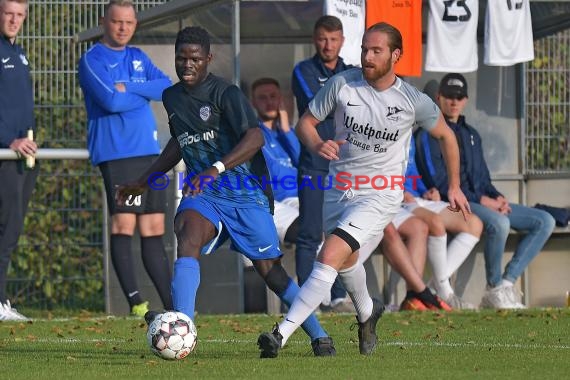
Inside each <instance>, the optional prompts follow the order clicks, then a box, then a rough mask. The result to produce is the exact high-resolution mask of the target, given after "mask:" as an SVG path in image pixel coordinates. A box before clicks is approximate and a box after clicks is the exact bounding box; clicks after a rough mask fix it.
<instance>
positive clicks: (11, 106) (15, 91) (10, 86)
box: [0, 36, 35, 148]
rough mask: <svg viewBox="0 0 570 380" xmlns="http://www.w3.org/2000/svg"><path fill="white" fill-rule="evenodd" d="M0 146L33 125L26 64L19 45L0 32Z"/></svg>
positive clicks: (5, 146)
mask: <svg viewBox="0 0 570 380" xmlns="http://www.w3.org/2000/svg"><path fill="white" fill-rule="evenodd" d="M0 59H1V62H0V148H8V147H9V146H10V144H11V143H12V141H14V140H15V139H19V138H22V137H26V132H27V130H28V128H33V129H35V122H34V90H33V87H32V78H31V76H30V65H29V62H28V59H27V58H26V55H25V54H24V51H23V50H22V48H21V47H20V46H19V45H17V44H12V43H11V42H10V40H9V39H8V38H6V37H4V36H0Z"/></svg>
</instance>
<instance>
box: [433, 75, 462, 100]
mask: <svg viewBox="0 0 570 380" xmlns="http://www.w3.org/2000/svg"><path fill="white" fill-rule="evenodd" d="M439 93H440V94H441V95H443V96H445V97H446V98H464V97H467V81H466V80H465V77H464V76H463V75H461V74H458V73H449V74H446V75H445V76H444V77H443V78H442V79H441V82H439Z"/></svg>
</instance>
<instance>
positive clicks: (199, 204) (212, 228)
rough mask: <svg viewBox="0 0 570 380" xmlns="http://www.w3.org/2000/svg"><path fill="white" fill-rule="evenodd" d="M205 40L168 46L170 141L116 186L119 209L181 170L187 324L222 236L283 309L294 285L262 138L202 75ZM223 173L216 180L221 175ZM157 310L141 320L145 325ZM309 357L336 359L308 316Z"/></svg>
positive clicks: (196, 32)
mask: <svg viewBox="0 0 570 380" xmlns="http://www.w3.org/2000/svg"><path fill="white" fill-rule="evenodd" d="M211 60H212V54H211V52H210V37H209V35H208V32H207V31H206V30H204V29H203V28H201V27H187V28H185V29H183V30H181V31H180V32H179V33H178V35H177V37H176V43H175V68H176V74H177V76H178V78H179V79H180V81H179V82H178V83H176V84H174V85H173V86H171V87H169V88H167V89H166V90H165V91H164V93H163V96H162V99H163V103H164V107H165V109H166V112H167V114H168V119H169V125H170V133H171V135H172V137H171V139H170V140H169V142H168V144H167V145H166V147H165V149H164V150H163V152H162V154H161V155H160V157H159V158H158V159H157V160H156V161H155V162H154V163H153V164H152V165H151V166H150V167H149V168H148V169H147V170H146V171H145V172H144V173H143V174H142V176H141V177H140V178H139V179H138V180H137V181H135V182H132V183H128V184H125V185H121V186H119V188H118V189H117V192H116V201H117V203H118V204H123V203H124V202H125V201H126V200H127V199H128V197H129V195H130V196H135V195H137V194H140V193H142V192H143V191H144V190H145V189H146V188H147V187H148V185H149V184H148V182H149V178H152V177H153V176H154V175H156V173H166V172H168V171H169V170H170V169H172V167H173V166H174V165H176V163H178V162H179V161H180V159H181V158H182V159H184V162H185V164H186V168H187V179H186V181H185V182H186V186H185V188H184V190H183V195H184V197H183V199H182V201H181V203H180V205H179V207H178V210H177V214H176V218H175V220H174V230H175V233H176V237H177V241H178V252H177V254H178V258H177V260H176V262H175V264H174V277H173V280H172V297H173V303H174V309H175V310H177V311H180V312H183V313H185V314H186V315H188V316H189V317H190V318H192V319H194V309H195V299H196V292H197V290H198V286H199V284H200V264H199V261H198V259H199V257H200V255H201V254H209V253H212V252H213V251H214V250H215V249H216V248H218V247H219V246H220V245H221V244H223V243H224V242H225V241H226V240H227V239H228V238H229V239H230V240H231V243H232V247H233V248H234V249H235V250H237V251H239V252H240V253H242V254H244V255H245V256H246V257H247V258H249V259H250V260H251V261H252V262H253V265H254V267H255V269H256V271H257V272H258V273H259V274H260V275H261V277H262V278H263V279H264V281H265V283H266V284H267V286H268V287H269V288H270V289H271V290H272V291H273V292H275V294H277V295H278V296H279V298H280V299H281V300H282V301H283V302H284V303H285V304H286V305H290V304H291V302H292V301H293V299H294V298H295V296H296V295H297V293H298V292H299V287H298V285H297V284H296V283H295V282H294V281H293V280H292V279H291V278H290V277H289V276H288V275H287V273H286V272H285V269H284V268H283V267H282V265H281V259H280V258H281V255H282V253H281V251H280V250H279V238H278V236H277V231H276V229H275V225H274V223H273V219H272V216H271V212H270V208H271V204H272V202H273V199H272V198H273V196H272V194H271V188H270V186H264V184H263V183H262V182H263V180H262V178H264V177H265V178H268V171H267V166H266V164H265V160H264V158H263V154H262V152H261V147H262V146H263V144H264V138H263V134H262V132H261V130H260V129H259V127H258V124H257V118H256V116H255V113H254V111H253V109H252V108H251V105H250V103H249V101H248V99H247V98H246V97H245V95H244V94H243V93H242V92H241V90H240V89H239V88H238V87H237V86H235V85H232V84H230V83H228V82H227V81H225V80H224V79H222V78H220V77H218V76H216V75H214V74H211V73H209V72H208V65H209V63H210V62H211ZM222 174H223V175H222ZM156 314H157V313H156V312H149V313H147V315H146V316H145V319H146V320H147V322H150V321H151V320H152V319H153V317H154V316H155V315H156ZM302 327H303V329H304V330H305V331H306V332H307V334H308V335H309V336H310V337H311V346H312V348H313V353H314V354H315V356H331V355H334V354H335V353H336V351H335V349H334V345H333V341H332V339H331V338H330V337H329V336H328V335H327V333H326V332H325V331H324V330H323V328H322V327H321V326H320V324H319V322H318V321H317V319H316V317H315V316H314V315H311V316H309V318H308V319H307V320H306V321H305V323H304V324H303V326H302Z"/></svg>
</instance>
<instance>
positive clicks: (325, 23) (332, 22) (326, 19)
mask: <svg viewBox="0 0 570 380" xmlns="http://www.w3.org/2000/svg"><path fill="white" fill-rule="evenodd" d="M320 28H323V29H324V30H326V31H327V32H336V31H338V30H340V31H341V32H342V21H340V19H339V18H338V17H336V16H329V15H327V16H321V17H319V19H318V20H317V22H315V27H314V28H313V34H314V33H316V32H317V29H320Z"/></svg>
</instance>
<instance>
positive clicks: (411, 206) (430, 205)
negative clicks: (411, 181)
mask: <svg viewBox="0 0 570 380" xmlns="http://www.w3.org/2000/svg"><path fill="white" fill-rule="evenodd" d="M415 200H416V202H415V203H404V207H405V208H406V209H407V210H408V211H409V212H414V210H415V209H416V208H418V207H423V208H426V209H428V210H430V211H431V212H434V213H436V214H439V213H440V212H442V211H443V210H444V209H446V208H447V206H449V203H448V202H444V201H428V200H427V199H423V198H420V197H416V198H415Z"/></svg>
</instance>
